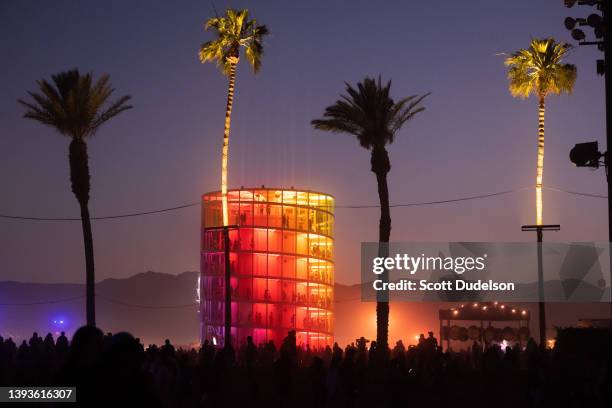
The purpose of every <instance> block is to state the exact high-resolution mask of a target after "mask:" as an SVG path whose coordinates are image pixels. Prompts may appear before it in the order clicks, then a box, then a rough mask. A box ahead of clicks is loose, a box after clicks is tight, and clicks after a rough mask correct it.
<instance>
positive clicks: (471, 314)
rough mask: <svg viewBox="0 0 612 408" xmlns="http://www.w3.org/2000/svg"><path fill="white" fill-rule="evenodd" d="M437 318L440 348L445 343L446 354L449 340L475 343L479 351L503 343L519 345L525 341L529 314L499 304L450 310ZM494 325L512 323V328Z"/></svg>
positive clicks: (472, 304)
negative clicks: (469, 323) (493, 344)
mask: <svg viewBox="0 0 612 408" xmlns="http://www.w3.org/2000/svg"><path fill="white" fill-rule="evenodd" d="M438 314H439V317H440V345H442V344H443V343H442V342H443V341H444V340H446V349H447V350H448V349H449V347H450V341H451V340H454V341H462V342H465V341H468V340H469V341H478V342H479V343H480V344H481V345H482V346H483V347H484V346H485V345H486V344H490V343H502V342H503V341H504V340H505V341H506V342H508V343H509V344H514V343H515V342H519V343H520V344H521V345H523V344H524V343H526V342H527V340H529V320H530V314H529V311H528V310H525V309H520V308H517V307H514V306H512V305H506V304H502V303H499V302H472V303H466V304H462V305H460V306H458V307H453V308H451V309H442V310H440V311H439V312H438ZM452 321H463V322H469V321H471V322H474V323H477V324H478V325H475V324H472V325H470V326H469V327H465V326H458V325H452V326H451V322H452ZM485 322H486V327H485ZM495 322H505V323H514V324H516V327H510V326H505V327H503V328H500V327H494V326H493V323H495ZM445 323H446V324H445Z"/></svg>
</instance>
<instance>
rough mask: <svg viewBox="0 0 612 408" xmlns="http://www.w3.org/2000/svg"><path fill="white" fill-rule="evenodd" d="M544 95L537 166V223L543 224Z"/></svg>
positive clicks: (539, 113)
mask: <svg viewBox="0 0 612 408" xmlns="http://www.w3.org/2000/svg"><path fill="white" fill-rule="evenodd" d="M544 101H545V98H544V96H542V95H541V96H540V106H539V109H538V163H537V168H536V224H537V225H542V224H543V218H544V216H543V208H542V207H543V203H542V180H543V175H544V113H545V111H546V106H545V104H544Z"/></svg>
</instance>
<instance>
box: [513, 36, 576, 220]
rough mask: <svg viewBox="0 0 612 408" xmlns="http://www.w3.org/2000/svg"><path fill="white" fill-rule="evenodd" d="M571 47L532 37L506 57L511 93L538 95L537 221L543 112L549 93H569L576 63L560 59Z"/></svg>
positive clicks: (574, 77)
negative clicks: (523, 45) (526, 45)
mask: <svg viewBox="0 0 612 408" xmlns="http://www.w3.org/2000/svg"><path fill="white" fill-rule="evenodd" d="M571 48H572V47H571V46H570V45H568V44H565V43H557V42H556V41H555V40H554V39H553V38H544V39H534V40H531V45H530V46H529V48H527V49H520V50H518V51H517V52H515V53H513V54H511V55H510V56H508V57H507V58H506V60H505V64H506V66H508V67H509V69H508V80H509V85H508V88H509V90H510V93H511V94H512V96H515V97H519V98H527V97H529V95H531V94H533V95H536V96H537V97H538V100H539V111H538V160H537V165H536V224H537V225H542V224H543V210H542V181H543V174H544V113H545V111H546V105H545V103H546V97H547V96H548V95H550V94H560V93H562V92H566V93H570V92H572V90H573V88H574V83H575V82H576V66H574V65H572V64H564V63H563V59H564V57H565V56H566V55H567V53H568V52H569V50H570V49H571Z"/></svg>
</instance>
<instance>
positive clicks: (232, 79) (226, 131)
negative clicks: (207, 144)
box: [221, 57, 238, 227]
mask: <svg viewBox="0 0 612 408" xmlns="http://www.w3.org/2000/svg"><path fill="white" fill-rule="evenodd" d="M228 60H230V61H229V64H230V69H229V74H228V78H229V84H228V87H227V104H226V105H225V124H224V126H223V150H222V153H221V205H222V206H223V226H224V227H227V226H228V225H229V213H228V208H227V161H228V155H229V135H230V127H231V121H232V106H233V105H234V88H235V84H236V66H237V64H238V57H228Z"/></svg>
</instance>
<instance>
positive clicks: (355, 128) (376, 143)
mask: <svg viewBox="0 0 612 408" xmlns="http://www.w3.org/2000/svg"><path fill="white" fill-rule="evenodd" d="M390 89H391V81H389V82H387V84H386V85H383V84H382V83H381V79H380V76H379V77H378V81H376V80H375V79H373V78H369V77H366V78H365V79H364V80H363V82H359V83H357V88H354V87H353V86H351V85H350V84H348V83H347V84H346V94H345V95H340V100H338V101H336V102H335V103H334V104H333V105H330V106H328V107H327V108H325V112H324V113H323V118H321V119H316V120H313V121H312V122H311V123H312V125H313V126H314V127H315V128H316V129H320V130H325V131H329V132H336V133H348V134H351V135H353V136H355V137H356V138H357V140H358V141H359V144H360V145H361V147H363V148H365V149H368V150H370V151H371V152H372V153H371V158H370V166H371V170H372V172H373V173H374V174H375V175H376V182H377V183H378V198H379V200H380V223H379V229H378V240H379V242H380V243H382V244H383V245H381V246H380V248H379V251H383V252H385V251H386V252H387V253H388V248H387V247H386V243H388V242H389V237H390V235H391V212H390V210H389V188H388V186H387V174H388V173H389V171H390V170H391V162H390V161H389V155H388V153H387V148H386V146H387V145H388V144H391V143H393V139H394V138H395V134H396V133H397V132H398V131H399V130H400V129H401V127H402V126H403V125H404V123H406V122H407V121H409V120H410V119H412V117H414V115H416V114H417V113H419V112H421V111H423V110H425V108H424V107H423V106H421V105H420V103H421V101H422V100H423V99H424V98H425V97H426V96H427V95H429V93H427V94H425V95H422V96H417V95H412V96H408V97H406V98H403V99H400V100H398V101H395V100H394V99H393V98H391V96H390V95H389V91H390ZM382 278H383V279H388V274H387V273H384V274H383V275H382ZM388 339H389V302H388V298H386V299H380V298H379V299H378V302H377V304H376V341H377V344H378V346H379V347H380V349H381V350H387V348H388V344H389V340H388Z"/></svg>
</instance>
